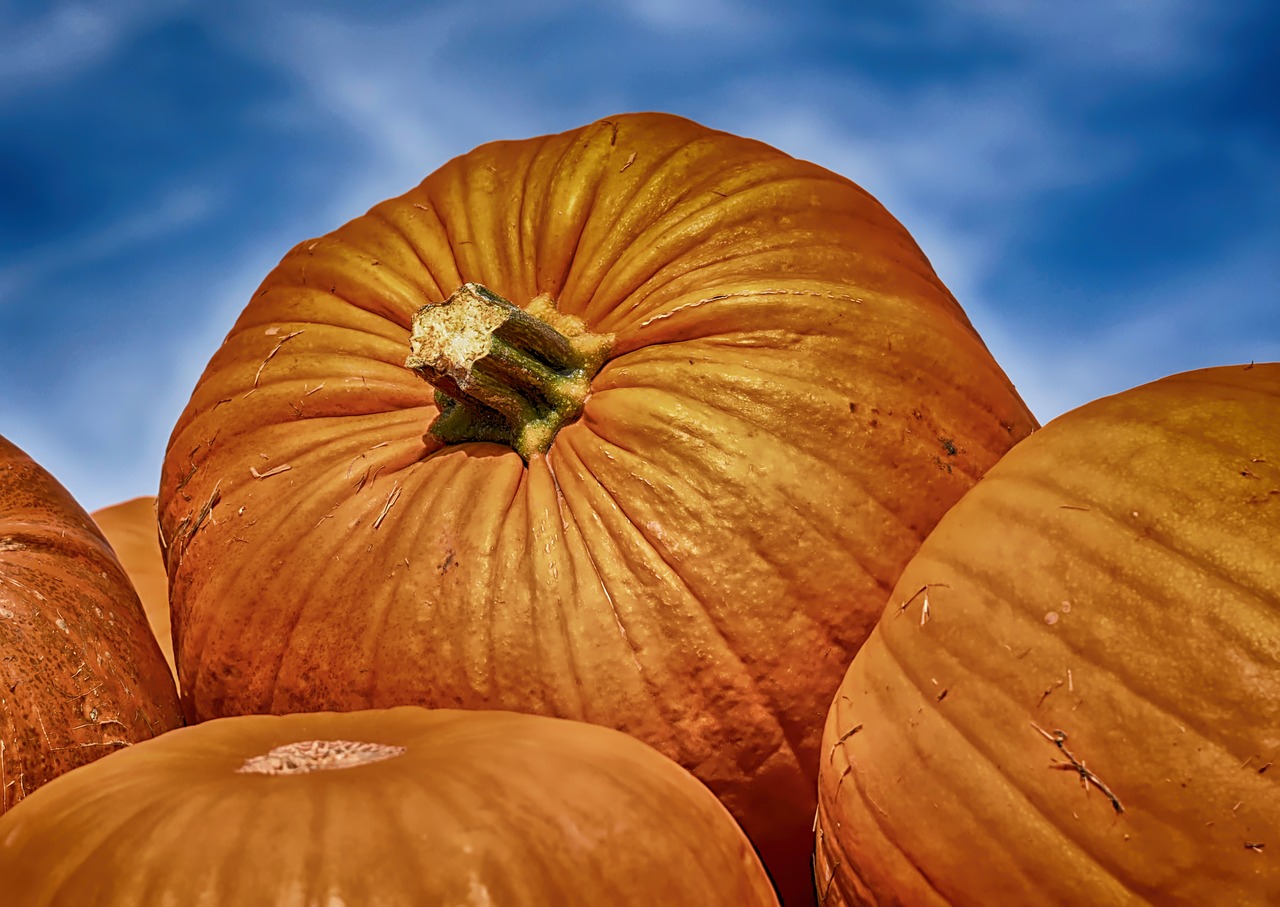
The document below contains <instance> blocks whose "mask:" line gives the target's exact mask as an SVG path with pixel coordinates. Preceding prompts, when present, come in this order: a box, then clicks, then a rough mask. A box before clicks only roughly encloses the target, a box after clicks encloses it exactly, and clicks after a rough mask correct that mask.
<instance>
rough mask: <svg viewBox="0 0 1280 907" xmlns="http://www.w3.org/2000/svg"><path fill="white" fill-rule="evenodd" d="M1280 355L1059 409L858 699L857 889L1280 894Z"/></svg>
mask: <svg viewBox="0 0 1280 907" xmlns="http://www.w3.org/2000/svg"><path fill="white" fill-rule="evenodd" d="M1278 759H1280V364H1274V363H1273V364H1268V365H1263V364H1259V365H1251V366H1230V367H1223V368H1215V369H1206V370H1202V371H1196V372H1189V373H1186V374H1181V375H1176V376H1173V377H1169V378H1165V379H1163V380H1160V381H1157V382H1154V383H1152V384H1147V385H1144V386H1142V387H1139V388H1136V389H1133V390H1130V391H1127V392H1125V393H1121V394H1118V395H1116V396H1113V397H1107V398H1104V399H1102V400H1098V401H1095V402H1093V403H1090V404H1088V405H1086V406H1084V407H1081V408H1080V409H1078V410H1075V411H1073V412H1071V413H1069V414H1067V415H1064V416H1062V417H1060V418H1059V419H1057V420H1055V421H1053V422H1051V423H1050V424H1049V425H1047V426H1046V427H1045V428H1043V429H1042V430H1041V431H1040V432H1038V433H1037V434H1035V435H1033V436H1032V437H1031V438H1028V439H1027V440H1026V441H1024V442H1022V444H1020V445H1019V446H1018V447H1016V448H1015V449H1014V450H1013V451H1011V452H1010V453H1009V454H1008V455H1007V456H1006V457H1005V458H1004V459H1003V460H1001V461H1000V462H999V463H998V464H997V465H996V466H995V467H993V468H992V469H991V471H990V472H989V473H987V475H986V477H985V478H983V479H982V481H980V482H979V483H978V485H977V486H976V487H975V488H974V489H973V490H972V491H971V492H969V493H968V494H967V495H966V496H965V497H964V499H963V500H961V501H960V503H959V504H957V505H956V506H955V507H954V508H953V509H952V510H951V511H950V512H949V513H948V514H947V515H946V516H945V517H944V518H943V519H942V521H941V522H940V523H939V524H938V526H937V528H936V529H935V530H934V531H933V533H932V534H931V535H930V536H929V538H928V539H927V540H926V541H925V543H924V545H923V546H922V547H921V548H920V550H919V552H918V553H917V554H916V556H915V557H914V558H913V559H912V561H911V563H910V564H909V565H908V566H907V569H906V571H905V572H904V573H903V575H902V578H901V579H900V580H899V582H898V585H897V588H896V589H895V590H894V592H893V596H892V598H891V599H890V601H889V606H888V608H887V609H886V610H885V612H884V615H883V616H882V618H881V620H880V623H879V625H878V626H877V628H876V630H875V632H874V633H873V634H872V636H871V638H870V639H869V640H868V641H867V643H866V645H865V646H864V647H863V648H862V650H861V651H860V652H859V653H858V655H857V656H856V657H855V658H854V659H853V663H852V665H851V667H850V669H849V673H848V675H847V676H846V677H845V680H844V683H843V685H842V686H841V688H840V691H839V693H838V694H837V695H836V696H835V698H834V702H833V704H832V708H831V711H830V714H829V718H828V721H827V729H826V737H825V739H824V741H823V750H822V762H821V778H820V787H819V800H820V815H819V819H820V827H819V832H818V836H817V845H818V856H817V867H816V869H817V881H818V883H819V891H820V893H821V894H823V895H824V901H823V902H824V903H825V904H827V905H832V904H911V905H928V904H939V905H940V904H955V905H984V907H986V905H998V904H1011V905H1012V904H1017V905H1022V904H1046V905H1048V904H1063V905H1077V904H1088V905H1091V907H1105V905H1120V904H1144V903H1152V904H1162V905H1165V904H1168V905H1174V904H1182V905H1205V904H1224V905H1225V904H1231V905H1237V904H1239V905H1243V904H1257V905H1263V904H1280V863H1277V860H1276V856H1277V851H1280V836H1278V834H1277V832H1278V830H1280V825H1278V824H1277V817H1280V769H1276V768H1275V767H1274V763H1275V761H1276V760H1278Z"/></svg>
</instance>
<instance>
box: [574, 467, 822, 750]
mask: <svg viewBox="0 0 1280 907" xmlns="http://www.w3.org/2000/svg"><path fill="white" fill-rule="evenodd" d="M580 462H581V460H580ZM583 465H584V467H586V464H585V463H584V464H583ZM585 471H586V474H587V475H588V476H590V477H591V478H592V480H593V481H594V482H595V484H596V485H597V486H598V487H599V488H600V490H601V491H602V492H603V493H604V494H605V495H606V496H607V497H609V498H610V499H611V500H613V502H614V504H615V505H616V506H617V507H618V512H619V513H620V514H622V515H623V517H624V518H625V519H626V521H627V523H628V524H629V525H630V526H632V527H633V528H634V529H635V531H636V533H637V537H638V538H641V539H643V540H644V542H645V544H646V545H647V547H648V548H649V549H650V550H651V551H652V552H653V555H654V557H656V558H657V560H658V562H659V563H661V564H662V565H663V566H664V567H665V568H666V570H667V572H668V579H669V581H670V582H671V583H673V584H674V585H676V586H677V587H679V588H680V589H683V590H684V591H685V593H686V594H687V595H688V597H689V600H690V602H692V603H693V604H694V610H695V611H697V612H698V613H700V614H702V615H703V616H704V617H705V619H706V626H707V627H709V628H710V629H711V630H712V631H713V632H714V634H715V636H716V637H717V638H718V639H719V640H720V641H721V644H722V648H723V650H724V651H725V652H727V653H728V654H729V655H730V656H731V657H732V658H733V661H734V662H735V663H737V664H738V665H739V667H740V668H741V676H742V677H744V678H745V679H746V680H747V682H748V685H749V686H750V687H751V688H752V689H753V690H754V692H755V694H756V697H757V700H758V702H759V704H760V705H762V706H763V707H764V710H765V712H766V713H768V714H769V716H770V717H772V718H773V721H774V724H775V726H776V728H777V730H778V732H779V733H780V734H781V736H782V739H783V741H784V742H785V743H786V745H787V748H788V749H789V750H790V752H791V756H792V758H793V759H794V760H795V762H796V764H797V765H803V760H802V755H801V753H802V748H801V747H800V744H799V740H800V738H798V737H797V735H796V734H795V733H794V732H793V731H792V729H790V728H789V727H788V725H787V722H786V721H785V720H784V712H785V710H784V709H783V708H781V707H780V705H779V703H778V702H777V701H776V700H775V698H774V697H772V696H770V695H769V694H768V693H767V692H766V691H765V689H764V688H763V686H762V685H761V682H760V679H759V678H755V677H753V675H752V672H751V671H750V669H749V667H748V665H747V662H746V660H745V658H744V657H743V655H742V653H741V652H740V651H739V649H738V647H737V646H735V645H734V644H733V643H732V641H731V640H730V638H729V636H728V633H727V631H726V629H725V627H724V623H723V621H720V620H717V619H716V615H714V614H713V613H712V612H711V611H710V609H708V608H707V606H706V603H705V599H704V597H703V596H701V595H699V594H698V593H697V591H696V590H694V589H693V587H692V586H691V584H690V583H689V582H688V580H687V579H686V578H685V577H684V576H683V575H682V574H681V573H680V571H679V570H678V569H677V568H676V566H675V565H673V564H672V563H671V561H670V560H669V559H668V558H667V557H666V555H664V554H663V552H662V550H661V549H660V548H659V547H658V545H657V544H655V542H654V539H653V537H652V536H651V535H650V534H649V533H648V532H646V531H645V530H644V528H642V527H641V526H639V525H637V524H636V523H635V521H634V520H633V519H632V518H631V517H630V516H628V515H627V513H626V510H625V508H623V507H622V506H621V504H619V502H618V500H617V499H616V498H615V497H614V496H613V493H612V492H611V491H610V490H609V489H608V488H606V487H605V485H604V483H603V482H600V480H599V479H597V478H595V475H594V473H593V472H591V470H590V468H589V467H586V469H585ZM588 556H590V555H588ZM792 723H793V724H804V723H805V722H804V721H803V719H799V718H798V719H797V720H796V721H795V722H792ZM768 755H769V756H771V755H773V753H770V754H768ZM765 758H766V759H767V758H768V756H766V757H765ZM761 764H763V762H762V763H761ZM756 767H757V768H758V766H756Z"/></svg>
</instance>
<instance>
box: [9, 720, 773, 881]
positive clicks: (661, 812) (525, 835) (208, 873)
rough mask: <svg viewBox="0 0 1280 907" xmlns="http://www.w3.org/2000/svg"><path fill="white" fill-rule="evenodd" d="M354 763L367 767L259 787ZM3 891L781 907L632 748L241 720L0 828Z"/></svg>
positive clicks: (522, 735) (65, 782)
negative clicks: (347, 760)
mask: <svg viewBox="0 0 1280 907" xmlns="http://www.w3.org/2000/svg"><path fill="white" fill-rule="evenodd" d="M316 741H332V742H331V743H330V744H329V746H328V747H326V748H321V747H318V746H316V745H315V742H316ZM302 742H308V743H305V744H304V745H303V746H301V747H299V746H298V744H299V743H302ZM344 744H345V749H346V750H347V751H348V752H349V753H350V752H354V753H356V754H357V755H356V758H359V757H360V756H364V757H365V758H367V759H368V760H369V761H365V762H355V763H354V764H345V765H344V764H343V763H342V762H340V761H331V762H330V763H329V767H328V768H327V769H324V768H321V769H319V770H313V771H296V772H294V773H288V774H285V773H277V774H269V773H263V770H265V771H271V770H273V769H278V768H279V767H280V766H281V765H284V764H286V763H288V764H290V765H292V766H293V767H295V768H297V767H304V766H307V765H308V762H307V758H306V757H307V754H308V753H316V752H317V751H323V749H327V750H328V752H329V753H330V754H333V753H335V752H340V751H341V750H342V749H344V746H343V745H344ZM351 744H358V745H360V746H359V748H358V749H357V748H356V747H354V746H352V745H351ZM281 747H284V748H286V753H287V755H284V756H283V758H282V757H281V753H280V749H279V748H281ZM379 750H381V752H379ZM273 751H275V752H276V753H277V757H276V759H274V760H272V759H270V758H268V759H263V757H264V756H267V755H268V754H270V753H272V752H273ZM378 757H382V758H378ZM263 763H266V764H265V765H264V764H263ZM246 767H256V768H258V769H259V771H245V770H244V769H245V768H246ZM192 842H196V846H192ZM0 878H4V880H5V891H6V895H7V896H9V897H11V898H16V899H17V902H20V903H21V904H23V905H24V907H53V905H61V904H89V903H92V904H97V905H102V907H108V905H121V907H123V905H135V904H158V903H164V904H168V905H172V907H187V905H191V907H195V905H210V904H236V905H243V907H255V905H263V907H294V905H296V907H304V905H308V904H360V905H368V907H395V905H405V907H410V905H412V907H431V905H453V904H490V903H492V904H502V905H504V907H521V905H528V907H535V905H536V907H542V905H546V904H557V905H565V907H575V905H582V907H588V905H591V907H594V905H598V904H611V905H619V907H626V905H636V907H640V905H644V907H649V905H652V904H664V905H673V907H680V905H715V904H734V905H742V907H768V905H776V904H777V903H778V902H777V899H776V897H775V896H774V892H773V886H772V885H771V883H770V882H769V878H768V876H767V875H766V874H765V871H764V867H763V866H762V865H761V863H760V860H759V858H758V857H757V856H756V854H755V852H754V851H753V850H752V848H751V843H750V842H749V841H748V840H747V837H746V835H744V834H743V833H742V830H741V829H740V828H738V826H737V824H736V823H735V822H734V821H733V819H732V817H731V816H730V815H729V813H728V812H727V811H726V810H725V809H724V807H723V806H722V805H721V804H720V803H719V802H717V801H716V799H715V797H714V796H712V794H711V793H710V792H709V791H708V790H707V789H706V788H705V787H703V786H702V785H701V784H699V783H698V782H697V781H696V780H695V779H694V778H693V777H692V776H691V775H689V774H688V773H687V772H685V771H684V770H683V769H681V768H680V767H679V766H678V765H676V764H675V763H673V762H671V761H670V760H669V759H666V758H665V757H663V756H662V755H660V754H659V753H658V752H656V751H655V750H653V749H652V748H650V747H648V746H646V745H645V744H643V743H640V742H639V741H637V740H635V739H634V738H633V737H630V736H628V735H626V734H622V733H619V732H617V731H613V730H610V729H608V728H602V727H597V726H594V725H589V724H583V723H580V722H573V721H564V720H559V719H554V718H543V717H537V716H532V715H522V714H516V713H511V712H498V711H490V712H467V711H459V710H441V711H427V710H425V709H419V708H414V707H402V708H398V709H392V710H388V711H363V712H350V713H342V714H339V713H332V712H330V713H321V714H295V715H286V716H265V715H259V716H246V717H238V718H225V719H220V720H214V721H209V722H206V723H204V724H201V725H197V726H193V727H189V728H184V729H182V730H178V731H174V732H172V733H170V734H165V735H164V736H162V737H159V738H157V739H156V740H153V741H150V742H148V743H146V744H144V745H139V746H136V747H134V748H132V749H130V750H128V751H125V752H120V753H117V754H115V755H114V756H112V757H111V758H107V759H103V760H101V761H100V762H98V763H95V764H94V765H92V766H89V767H87V768H85V769H81V770H78V771H76V772H72V773H70V774H68V775H66V776H64V777H63V778H61V779H59V780H58V781H57V782H56V783H54V784H51V785H49V786H48V787H47V788H45V789H44V790H42V791H40V793H39V794H37V795H36V796H33V797H32V798H31V799H30V800H29V801H28V802H26V803H24V804H23V805H22V807H21V808H20V809H15V810H13V811H12V812H11V813H10V814H9V815H8V816H6V817H5V818H4V820H3V821H0Z"/></svg>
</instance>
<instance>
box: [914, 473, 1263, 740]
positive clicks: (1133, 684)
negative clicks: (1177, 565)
mask: <svg viewBox="0 0 1280 907" xmlns="http://www.w3.org/2000/svg"><path fill="white" fill-rule="evenodd" d="M995 478H996V480H997V481H995V482H993V483H992V484H990V485H988V486H987V491H988V492H990V491H991V489H992V488H997V487H999V486H1002V485H1003V484H1004V483H1006V482H1009V481H1010V477H1006V476H1005V475H1004V474H1003V472H1002V473H1000V474H999V475H998V476H996V477H995ZM988 498H991V499H988ZM980 499H981V500H982V501H983V506H985V507H986V508H987V509H988V510H990V511H991V512H992V513H993V514H994V515H995V517H996V518H997V519H1000V520H1003V521H1004V522H1005V523H1006V524H1009V525H1022V524H1023V520H1022V519H1021V517H1022V516H1023V512H1022V511H1021V510H1020V509H1019V507H1018V506H1017V505H1011V504H1009V503H1007V501H1006V500H998V499H995V496H994V495H988V496H983V497H981V498H980ZM1095 513H1100V514H1102V515H1103V516H1104V517H1106V518H1107V519H1109V520H1111V522H1112V523H1113V524H1114V525H1115V526H1117V527H1120V528H1124V523H1123V522H1121V521H1120V520H1118V519H1115V518H1114V515H1112V514H1110V513H1103V512H1102V511H1101V510H1099V511H1096V512H1095ZM1035 528H1036V531H1037V532H1039V533H1041V534H1043V535H1044V536H1045V537H1049V538H1063V539H1065V538H1067V537H1068V535H1069V533H1068V532H1067V531H1065V530H1064V531H1055V530H1054V529H1053V528H1052V527H1051V526H1050V525H1048V524H1046V523H1043V522H1040V523H1037V524H1036V527H1035ZM1152 540H1154V536H1144V537H1143V542H1144V543H1145V542H1147V541H1152ZM1105 541H1106V542H1110V541H1111V540H1110V539H1106V540H1105ZM1157 547H1159V548H1160V549H1161V550H1163V551H1166V552H1168V553H1169V555H1171V557H1172V558H1174V559H1177V560H1179V561H1183V562H1186V563H1187V564H1188V565H1189V567H1190V568H1191V569H1192V570H1193V571H1194V572H1197V573H1198V574H1199V575H1201V576H1202V577H1203V578H1206V579H1209V578H1211V579H1212V580H1213V581H1214V582H1215V584H1216V586H1217V588H1218V589H1219V590H1224V591H1225V590H1229V589H1230V588H1231V587H1232V586H1234V587H1236V588H1238V589H1240V590H1241V591H1243V592H1245V593H1247V597H1246V596H1239V595H1236V596H1232V598H1231V600H1230V601H1228V602H1226V607H1225V608H1209V609H1204V610H1203V611H1201V612H1200V614H1199V617H1200V618H1201V619H1202V620H1203V621H1205V622H1208V623H1212V624H1213V625H1214V626H1215V627H1217V628H1219V629H1220V631H1221V633H1220V635H1222V636H1226V635H1232V634H1230V631H1231V630H1233V629H1234V628H1235V627H1236V626H1238V625H1239V623H1240V622H1239V621H1237V620H1230V619H1228V615H1227V613H1226V612H1227V611H1238V610H1239V609H1241V608H1246V609H1248V610H1249V611H1253V612H1262V613H1265V611H1266V598H1267V594H1268V593H1267V592H1266V591H1265V590H1257V589H1253V588H1252V587H1250V586H1249V585H1248V584H1246V583H1245V582H1243V581H1240V582H1232V581H1231V578H1230V576H1229V575H1228V574H1227V573H1226V572H1225V571H1223V570H1221V569H1220V568H1218V567H1217V566H1216V565H1213V564H1211V563H1209V562H1204V561H1200V560H1198V559H1197V558H1195V557H1191V556H1186V552H1185V551H1184V550H1182V549H1179V548H1177V547H1174V546H1170V545H1157ZM1073 557H1074V559H1075V560H1076V561H1077V562H1079V563H1086V564H1089V565H1091V566H1092V567H1093V568H1094V569H1095V572H1096V573H1097V574H1098V575H1106V576H1110V577H1111V578H1112V581H1113V582H1117V583H1120V584H1122V585H1124V586H1126V587H1127V588H1129V589H1130V590H1132V591H1133V592H1134V593H1135V595H1137V596H1140V597H1143V598H1146V599H1161V598H1165V597H1166V595H1165V592H1166V589H1165V588H1162V587H1167V586H1168V585H1169V581H1167V580H1164V579H1163V576H1164V575H1165V574H1164V573H1160V574H1153V575H1152V576H1151V577H1150V582H1149V583H1145V584H1144V583H1138V582H1135V579H1136V577H1135V576H1134V575H1133V574H1132V573H1130V572H1125V571H1124V570H1123V564H1119V563H1117V559H1116V558H1114V557H1111V556H1109V549H1108V547H1107V545H1106V544H1099V545H1098V546H1096V547H1094V548H1088V547H1085V546H1083V545H1080V544H1078V545H1077V546H1076V548H1075V550H1074V551H1073ZM945 566H946V568H947V569H949V570H953V571H955V572H956V573H958V574H960V575H962V576H964V577H966V578H968V579H970V580H971V581H972V582H973V583H974V585H975V586H977V587H979V588H986V589H989V590H991V591H992V592H993V593H995V595H994V597H995V599H996V600H997V601H998V602H1000V603H1001V604H1002V605H1004V606H1006V607H1007V608H1008V612H1009V613H1010V614H1011V615H1015V616H1016V617H1017V618H1018V619H1019V620H1021V621H1023V622H1024V623H1025V625H1026V626H1029V627H1036V626H1039V621H1040V620H1041V617H1040V616H1039V615H1037V614H1035V613H1033V612H1032V611H1031V610H1029V609H1026V608H1019V607H1017V605H1016V601H1017V598H1016V597H1015V596H1013V595H1011V594H1010V593H1009V589H1008V587H1006V586H1002V584H1001V583H1000V582H999V577H997V576H995V575H986V574H979V573H977V572H975V571H974V570H973V568H972V566H971V565H969V564H967V563H963V562H961V561H959V560H951V561H948V562H947V563H946V565H945ZM1053 638H1055V639H1057V640H1059V642H1060V643H1061V644H1062V645H1063V646H1064V647H1065V648H1067V650H1068V651H1070V652H1071V653H1072V654H1073V655H1074V656H1075V657H1077V658H1078V659H1080V660H1082V661H1084V662H1086V663H1090V664H1092V665H1093V667H1095V668H1096V669H1098V670H1099V671H1103V670H1105V671H1106V673H1107V674H1108V675H1109V676H1112V677H1115V678H1116V679H1117V681H1118V684H1117V685H1119V686H1123V687H1124V688H1127V689H1132V690H1141V691H1143V698H1144V699H1145V700H1146V701H1148V702H1150V703H1151V704H1152V705H1155V706H1157V707H1158V708H1159V709H1160V711H1162V712H1164V713H1166V714H1169V715H1175V714H1180V712H1179V710H1178V706H1177V704H1176V703H1175V702H1174V701H1172V700H1170V699H1169V697H1168V696H1167V695H1162V694H1161V691H1160V688H1159V687H1158V686H1156V685H1152V684H1147V683H1142V682H1140V679H1139V677H1138V675H1136V674H1132V673H1123V672H1122V670H1123V668H1125V667H1128V666H1129V663H1128V662H1126V661H1124V660H1117V661H1116V662H1115V663H1114V665H1113V666H1112V667H1111V668H1108V669H1104V668H1103V667H1102V666H1101V665H1098V664H1096V663H1094V662H1092V661H1091V660H1090V659H1089V658H1088V657H1087V656H1086V655H1084V654H1083V650H1082V649H1081V648H1080V645H1079V644H1072V643H1070V642H1068V640H1067V637H1066V635H1065V634H1057V635H1056V636H1055V637H1053ZM1234 644H1235V646H1236V648H1237V649H1240V648H1244V649H1246V650H1248V651H1252V652H1258V653H1261V652H1262V651H1263V650H1262V648H1261V647H1260V646H1256V645H1253V644H1252V643H1251V642H1250V640H1249V639H1248V638H1247V637H1239V638H1237V639H1235V641H1234ZM937 645H938V646H939V647H940V648H941V647H943V645H944V644H943V643H942V642H941V641H940V640H939V641H938V642H937ZM1270 661H1271V662H1272V663H1274V659H1271V660H1270ZM1256 662H1258V663H1262V664H1267V663H1268V659H1266V658H1257V659H1256ZM1212 720H1213V719H1212V718H1211V717H1210V716H1208V715H1205V716H1204V719H1203V721H1204V722H1211V721H1212ZM1179 723H1180V724H1182V725H1185V726H1190V727H1196V730H1197V733H1198V734H1199V735H1200V736H1201V737H1203V738H1205V739H1213V738H1212V735H1211V734H1210V732H1209V727H1208V725H1207V724H1200V723H1198V722H1197V720H1196V715H1195V714H1186V715H1182V716H1181V718H1180V721H1179ZM1228 749H1230V748H1228Z"/></svg>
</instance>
